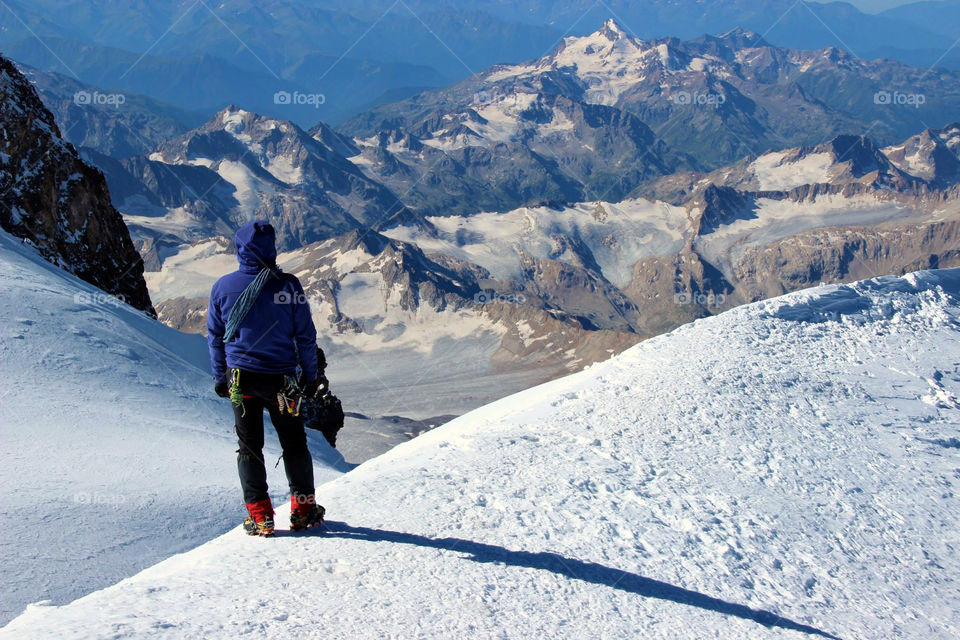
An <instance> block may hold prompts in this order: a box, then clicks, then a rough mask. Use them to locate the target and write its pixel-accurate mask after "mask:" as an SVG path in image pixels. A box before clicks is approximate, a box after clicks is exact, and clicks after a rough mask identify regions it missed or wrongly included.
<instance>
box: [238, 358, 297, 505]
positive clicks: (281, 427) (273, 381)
mask: <svg viewBox="0 0 960 640" xmlns="http://www.w3.org/2000/svg"><path fill="white" fill-rule="evenodd" d="M282 387H283V376H282V375H268V374H262V373H252V372H249V371H241V372H240V391H241V392H242V393H243V405H244V409H245V410H246V411H244V409H241V408H240V407H238V406H236V405H234V406H233V414H234V417H235V418H236V430H237V438H238V440H239V444H240V448H239V449H238V450H237V468H238V469H239V471H240V486H242V487H243V499H244V501H245V502H247V503H248V504H249V503H251V502H257V501H260V500H264V499H266V498H267V497H268V493H267V469H266V466H265V464H264V460H263V410H264V409H266V410H267V411H268V412H270V421H271V422H273V428H274V429H276V430H277V437H279V439H280V446H281V447H282V448H283V468H284V470H285V471H286V473H287V481H288V482H289V483H290V493H291V494H293V495H295V496H308V495H313V492H314V486H313V460H312V459H311V458H310V449H308V448H307V435H306V433H304V430H303V417H302V416H292V415H290V414H289V413H281V412H280V406H279V404H277V392H278V391H280V389H281V388H282Z"/></svg>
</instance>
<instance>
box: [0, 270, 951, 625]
mask: <svg viewBox="0 0 960 640" xmlns="http://www.w3.org/2000/svg"><path fill="white" fill-rule="evenodd" d="M958 318H960V270H950V271H941V272H921V273H919V274H914V275H910V276H906V277H903V278H885V279H882V280H877V281H870V282H865V283H860V284H856V285H844V286H827V287H822V288H818V289H813V290H808V291H803V292H798V293H795V294H790V295H787V296H785V297H782V298H778V299H774V300H770V301H766V302H762V303H757V304H754V305H750V306H747V307H741V308H738V309H735V310H733V311H730V312H727V313H725V314H722V315H720V316H717V317H714V318H710V319H706V320H702V321H698V322H696V323H694V324H692V325H687V326H685V327H682V328H680V329H678V330H677V331H674V332H673V333H671V334H668V335H665V336H661V337H658V338H655V339H652V340H650V341H647V342H644V343H642V344H640V345H638V346H636V347H634V348H632V349H630V350H628V351H627V352H625V353H623V354H621V355H620V356H617V357H615V358H613V359H612V360H610V361H608V362H606V363H602V364H599V365H595V366H593V367H591V368H590V369H588V370H586V371H583V372H581V373H579V374H576V375H573V376H570V377H567V378H564V379H561V380H557V381H554V382H551V383H548V384H546V385H542V386H540V387H536V388H533V389H530V390H528V391H525V392H522V393H520V394H516V395H513V396H510V397H508V398H505V399H503V400H501V401H498V402H496V403H493V404H491V405H488V406H486V407H483V408H481V409H478V410H476V411H473V412H471V413H469V414H467V415H464V416H462V417H461V418H459V419H457V420H455V421H453V422H451V423H449V424H447V425H446V426H444V427H441V428H439V429H437V430H435V431H432V432H430V433H428V434H426V435H424V436H422V437H420V438H418V439H416V440H413V441H411V442H409V443H407V444H404V445H401V446H399V447H397V448H395V449H393V450H392V451H391V452H389V453H387V454H386V455H384V456H381V457H379V458H377V459H375V460H372V461H370V462H368V463H366V464H364V465H362V466H361V467H359V468H358V469H356V470H354V471H352V472H350V473H348V474H347V475H345V476H343V477H341V478H339V479H337V480H334V481H333V482H331V483H329V484H327V485H325V486H324V487H322V489H321V491H320V494H321V496H322V501H323V503H324V504H325V505H326V506H327V508H328V517H329V519H330V524H329V530H328V531H327V532H326V533H323V534H320V535H302V534H301V535H289V534H281V535H280V536H279V537H277V538H276V539H273V540H260V539H251V538H248V537H247V536H245V535H243V534H242V532H241V531H239V530H233V531H231V532H229V533H227V534H226V535H224V536H222V537H220V538H217V539H215V540H213V541H212V542H210V543H208V544H206V545H203V546H201V547H199V548H197V549H195V550H193V551H191V552H189V553H186V554H184V555H182V556H178V557H175V558H171V559H169V560H167V561H165V562H162V563H160V564H158V565H157V566H155V567H152V568H150V569H148V570H146V571H144V572H142V573H141V574H139V575H137V576H135V577H133V578H131V579H129V580H126V581H124V582H122V583H120V584H118V585H116V586H114V587H111V588H109V589H106V590H104V591H101V592H98V593H95V594H92V595H90V596H87V597H85V598H83V599H81V600H78V601H77V602H74V603H73V604H71V605H69V606H65V607H50V606H35V607H31V608H30V609H29V610H28V611H27V612H26V613H25V614H24V615H23V616H21V617H20V618H18V619H17V620H15V621H14V622H13V623H11V624H10V625H9V626H8V627H7V628H6V629H4V630H3V631H4V633H2V634H0V635H4V636H5V637H16V638H31V637H37V638H47V637H59V638H88V637H104V636H109V637H113V638H131V637H151V638H152V637H171V638H174V637H176V638H181V637H207V638H235V637H239V636H242V635H244V634H252V635H253V636H255V637H264V638H291V637H315V638H328V637H346V638H382V637H396V638H413V637H426V638H466V637H469V638H533V637H536V638H547V637H549V638H574V637H576V638H601V637H602V638H637V637H658V638H659V637H670V638H704V637H719V638H747V637H749V638H754V637H756V638H771V637H794V638H801V637H811V636H813V637H816V636H817V635H818V634H819V635H820V636H821V637H822V636H832V637H842V638H890V637H914V638H933V637H937V638H947V637H957V636H958V635H960V614H958V611H960V606H958V605H960V593H958V585H957V578H958V569H960V556H958V554H957V549H956V543H957V532H958V531H960V518H958V514H960V507H958V504H957V496H956V489H955V485H956V483H957V482H958V476H957V473H958V472H957V469H958V467H960V465H958V461H960V429H958V425H960V401H958V395H960V325H958ZM113 448H114V445H113V444H111V443H108V444H106V445H105V450H106V451H112V450H113Z"/></svg>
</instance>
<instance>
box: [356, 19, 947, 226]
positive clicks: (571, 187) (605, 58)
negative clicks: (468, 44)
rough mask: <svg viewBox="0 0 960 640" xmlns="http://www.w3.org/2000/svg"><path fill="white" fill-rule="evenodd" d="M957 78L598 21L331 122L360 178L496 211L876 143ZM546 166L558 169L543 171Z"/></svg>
mask: <svg viewBox="0 0 960 640" xmlns="http://www.w3.org/2000/svg"><path fill="white" fill-rule="evenodd" d="M958 80H960V74H958V73H956V72H949V71H943V70H938V69H934V70H928V69H923V68H917V67H909V66H907V65H903V64H901V63H898V62H894V61H890V60H877V61H870V62H868V61H864V60H860V59H858V58H855V57H854V56H852V55H850V54H849V53H846V52H844V51H841V50H838V49H835V48H827V49H822V50H819V51H796V50H788V49H781V48H778V47H774V46H771V45H769V44H768V43H766V42H765V41H764V40H763V39H762V38H761V37H760V36H758V35H756V34H754V33H751V32H748V31H745V30H742V29H736V30H734V31H731V32H728V33H726V34H724V35H722V36H718V37H714V36H704V37H701V38H697V39H695V40H689V41H680V40H678V39H676V38H662V39H658V40H652V41H643V40H639V39H637V38H634V37H632V36H630V35H629V34H628V33H627V32H626V31H625V30H624V29H623V28H622V27H621V26H619V25H618V24H617V23H615V22H613V21H608V22H607V23H606V24H605V25H604V26H603V27H602V28H601V29H600V30H599V31H597V32H596V33H593V34H590V35H588V36H584V37H568V38H565V39H564V40H563V41H562V42H561V44H560V45H559V46H558V47H557V49H556V50H555V51H553V52H552V53H551V54H549V55H547V56H544V57H542V58H539V59H536V60H532V61H530V62H527V63H523V64H518V65H500V66H496V67H493V68H491V69H488V70H486V71H484V72H482V73H480V74H478V75H477V76H475V77H472V78H471V79H469V80H466V81H464V82H462V83H460V84H458V85H456V86H454V87H451V88H448V89H443V90H439V91H431V92H427V93H423V94H420V95H418V96H415V97H413V98H410V99H408V100H405V101H403V102H400V103H397V104H393V105H389V106H383V107H378V108H375V109H373V110H371V111H370V112H368V113H365V114H362V115H360V116H357V117H355V118H353V119H351V120H349V121H348V122H346V123H344V124H343V125H342V126H341V127H340V130H341V131H342V132H343V133H345V134H347V135H350V136H352V137H353V138H354V139H355V141H356V142H357V146H358V148H359V154H358V155H357V156H356V157H354V158H352V159H353V160H354V161H355V162H356V163H357V164H359V165H360V166H361V168H363V170H364V171H365V172H366V173H368V175H371V176H372V177H375V178H376V179H378V180H381V181H384V182H386V183H387V184H390V183H391V181H393V182H394V183H401V182H405V181H410V182H413V181H414V180H418V179H419V180H420V181H419V182H417V183H416V187H415V189H414V190H413V193H412V194H411V196H410V205H411V207H414V208H416V209H419V210H424V211H426V212H429V213H443V212H447V213H450V212H469V211H468V209H469V207H470V206H471V205H469V204H464V202H463V201H464V200H466V201H469V202H472V203H474V204H473V206H474V209H473V210H474V211H478V210H493V209H496V210H506V209H509V208H512V207H516V206H522V205H532V204H536V203H537V202H538V200H537V197H536V196H533V195H532V194H534V193H535V194H546V195H540V196H539V197H540V199H541V201H542V200H544V199H548V200H549V199H561V200H566V201H578V200H590V199H609V200H614V201H616V200H619V199H622V198H624V197H627V196H629V195H631V194H632V195H635V194H636V193H638V192H639V189H638V187H640V183H641V182H642V181H644V180H646V179H648V178H651V177H656V176H655V174H657V173H658V172H662V174H661V175H665V174H668V173H673V172H674V171H675V170H677V169H683V168H684V167H690V168H693V169H698V170H701V171H710V170H713V169H717V168H719V167H722V166H726V165H728V164H730V163H733V162H735V161H737V160H739V159H740V158H743V157H745V156H748V155H759V154H762V153H764V152H766V151H769V150H772V149H783V148H787V147H791V146H798V145H809V146H818V145H820V144H822V143H824V142H825V141H827V140H832V139H835V138H837V137H838V136H840V135H843V134H846V133H848V132H860V131H869V132H870V135H871V137H872V138H874V139H876V140H879V141H880V142H881V144H890V143H892V142H894V141H896V140H902V139H903V138H904V137H906V136H907V135H910V134H912V133H914V132H916V131H918V130H920V129H922V128H924V127H926V126H927V125H926V124H924V123H927V122H929V123H938V124H942V123H946V122H949V121H950V120H951V119H954V118H955V117H956V113H957V112H958V108H960V82H958ZM551 140H553V141H556V144H551ZM516 145H520V146H521V147H523V148H524V149H526V150H529V151H532V152H533V153H534V155H532V156H530V155H529V154H526V153H524V152H520V153H518V152H517V151H516V150H515V146H516ZM438 150H443V151H445V152H446V155H445V156H441V155H440V154H438V153H437V151H438ZM545 166H547V167H549V166H553V167H555V168H556V173H557V174H558V175H559V177H558V178H556V179H549V180H547V181H546V182H544V171H545V169H544V167H545ZM498 167H502V169H503V170H502V171H498ZM450 175H454V176H456V185H453V188H452V189H451V184H450V183H451V179H450V178H449V177H448V176H450ZM548 176H549V174H548ZM471 181H479V182H485V183H489V185H490V188H488V189H486V190H483V189H476V188H474V187H472V186H469V185H470V182H471ZM464 182H466V183H467V185H468V186H465V187H464V186H461V185H463V184H464ZM525 186H530V187H531V188H530V189H525V188H524V187H525ZM458 188H459V190H458ZM571 196H575V197H571Z"/></svg>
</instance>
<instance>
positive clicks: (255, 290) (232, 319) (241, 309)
mask: <svg viewBox="0 0 960 640" xmlns="http://www.w3.org/2000/svg"><path fill="white" fill-rule="evenodd" d="M271 275H274V271H273V269H270V268H266V269H262V270H261V271H260V273H258V274H257V277H256V278H254V279H253V282H251V283H250V284H248V285H247V288H246V289H244V290H243V292H241V293H240V297H239V298H237V301H236V302H235V303H234V305H233V308H232V309H230V316H229V317H228V318H227V326H226V329H225V330H224V332H223V341H224V342H230V340H232V339H233V336H235V335H236V334H237V330H238V329H239V328H240V323H241V322H243V319H244V318H245V317H246V316H247V314H248V313H250V309H252V308H253V303H255V302H256V301H257V298H258V297H260V292H261V291H262V290H263V285H265V284H266V283H267V280H268V279H269V278H270V276H271Z"/></svg>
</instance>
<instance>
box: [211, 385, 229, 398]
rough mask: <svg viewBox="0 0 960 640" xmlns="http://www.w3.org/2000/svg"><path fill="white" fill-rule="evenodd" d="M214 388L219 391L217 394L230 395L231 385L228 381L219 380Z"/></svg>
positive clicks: (227, 396)
mask: <svg viewBox="0 0 960 640" xmlns="http://www.w3.org/2000/svg"><path fill="white" fill-rule="evenodd" d="M213 390H214V391H216V392H217V395H218V396H220V397H221V398H229V397H230V385H229V384H227V383H226V382H218V383H216V384H215V385H213Z"/></svg>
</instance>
